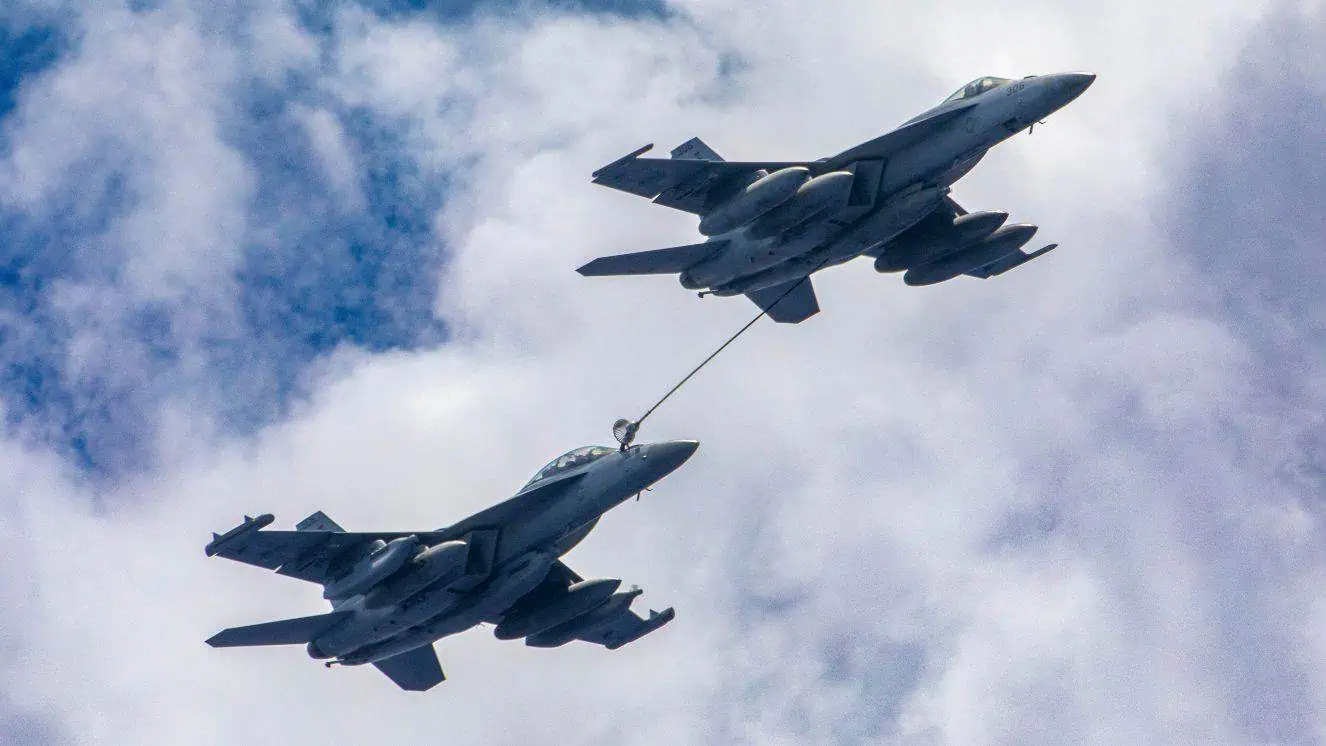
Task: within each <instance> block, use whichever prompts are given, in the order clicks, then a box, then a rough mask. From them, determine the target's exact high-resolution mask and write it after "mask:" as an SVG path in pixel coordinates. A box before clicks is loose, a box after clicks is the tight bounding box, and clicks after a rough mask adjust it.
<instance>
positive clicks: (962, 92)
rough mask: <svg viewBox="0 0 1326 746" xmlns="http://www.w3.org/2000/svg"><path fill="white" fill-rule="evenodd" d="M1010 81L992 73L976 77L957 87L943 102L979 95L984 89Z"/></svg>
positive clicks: (987, 89)
mask: <svg viewBox="0 0 1326 746" xmlns="http://www.w3.org/2000/svg"><path fill="white" fill-rule="evenodd" d="M1011 82H1012V80H1010V79H1008V78H996V77H994V76H992V75H987V76H985V77H984V78H977V79H976V80H973V81H972V82H970V83H968V84H967V85H965V86H963V87H961V88H959V89H958V90H957V91H955V92H954V94H953V95H952V96H949V97H948V98H946V99H944V103H946V104H947V103H949V102H950V101H961V100H962V99H964V98H971V97H972V96H979V95H981V94H982V93H985V92H986V91H990V90H994V89H995V88H998V87H999V86H1001V85H1003V84H1005V83H1011Z"/></svg>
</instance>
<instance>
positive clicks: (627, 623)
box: [576, 607, 677, 650]
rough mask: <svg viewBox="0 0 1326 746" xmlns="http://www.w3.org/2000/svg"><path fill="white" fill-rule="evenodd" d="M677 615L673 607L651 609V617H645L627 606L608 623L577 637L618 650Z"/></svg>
mask: <svg viewBox="0 0 1326 746" xmlns="http://www.w3.org/2000/svg"><path fill="white" fill-rule="evenodd" d="M676 615H677V612H676V611H674V610H673V609H672V607H668V608H666V609H664V610H662V611H654V610H653V609H650V610H649V618H648V619H645V618H644V617H642V616H640V615H639V614H637V613H635V612H634V611H631V610H630V609H629V608H625V609H622V612H621V613H620V614H618V615H617V616H615V617H613V619H612V621H611V622H609V623H608V624H605V625H600V626H598V627H596V628H595V629H594V630H593V631H591V632H588V633H585V634H581V635H576V639H579V640H584V641H585V642H592V643H594V644H595V645H602V646H603V647H605V648H607V649H609V650H616V649H617V648H619V647H621V646H623V645H625V644H627V643H629V642H634V641H636V640H638V639H640V638H641V637H644V636H645V635H647V634H649V633H650V632H653V631H654V630H656V629H658V628H659V627H662V626H663V625H665V624H667V623H668V622H670V621H672V619H673V618H674V617H675V616H676Z"/></svg>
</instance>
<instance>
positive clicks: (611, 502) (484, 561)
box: [206, 440, 699, 691]
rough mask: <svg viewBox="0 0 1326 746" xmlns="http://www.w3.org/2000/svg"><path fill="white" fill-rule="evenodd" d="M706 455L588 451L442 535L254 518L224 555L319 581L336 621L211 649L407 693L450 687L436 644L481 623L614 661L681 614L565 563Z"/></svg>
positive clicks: (221, 637)
mask: <svg viewBox="0 0 1326 746" xmlns="http://www.w3.org/2000/svg"><path fill="white" fill-rule="evenodd" d="M697 447H699V443H697V442H696V441H693V440H675V441H668V442H662V443H651V444H644V445H635V446H630V447H627V448H621V449H618V448H607V447H603V446H588V447H585V448H577V449H576V450H574V451H570V452H569V453H566V454H564V455H562V456H559V457H558V458H556V459H554V460H553V461H552V462H551V463H549V464H548V465H547V466H545V467H543V468H542V469H540V470H539V471H538V473H537V474H535V475H534V478H533V479H531V480H530V481H529V482H528V483H527V484H526V485H525V486H524V487H522V488H521V489H520V491H519V492H517V493H516V495H515V496H514V497H511V498H510V499H508V500H506V501H504V502H501V503H499V504H497V505H495V506H493V507H491V508H488V509H487V510H483V511H481V512H479V513H476V514H474V515H472V516H470V517H469V518H466V519H465V520H463V521H460V522H459V523H456V524H454V525H452V526H448V527H447V528H441V529H437V530H436V531H397V532H386V533H382V532H375V533H360V532H347V531H345V530H344V529H342V528H341V527H340V526H338V525H336V523H335V522H334V521H332V520H331V519H330V518H328V517H327V516H326V515H325V514H323V513H322V512H321V511H319V512H317V513H314V514H313V515H311V516H309V517H308V518H306V519H304V520H303V521H301V522H300V523H299V524H298V525H297V526H296V528H295V530H294V531H264V530H263V529H264V528H265V527H266V526H269V525H271V523H272V521H273V520H274V518H273V517H272V516H271V515H270V514H267V515H261V516H258V517H257V518H249V517H247V516H246V517H245V519H244V522H243V523H242V524H240V525H239V526H237V527H236V528H234V529H231V530H230V531H227V532H226V533H224V534H213V536H212V541H211V543H209V544H208V545H207V548H206V552H207V556H209V557H211V556H220V557H225V558H227V559H232V560H236V561H238V562H244V563H247V564H250V565H257V566H258V567H265V568H267V569H269V570H275V571H276V572H277V573H279V574H281V575H287V576H289V577H292V578H298V579H299V580H305V581H309V582H312V583H318V584H319V585H321V586H322V587H323V593H322V595H323V598H325V599H327V600H328V601H330V602H331V606H332V611H331V612H329V613H326V614H319V615H317V616H308V617H301V618H298V619H283V620H281V621H275V622H266V623H263V624H254V625H250V626H247V627H231V628H229V629H226V630H222V631H221V632H219V633H217V634H216V635H214V636H213V637H212V638H211V639H209V640H207V644H209V645H211V646H213V647H236V646H250V645H307V646H308V647H307V650H308V654H309V656H311V657H313V658H315V659H319V660H325V661H327V663H326V665H327V666H328V667H331V666H332V665H335V664H340V665H346V666H358V665H362V664H364V663H372V664H373V665H374V666H376V667H377V669H378V670H380V671H382V672H383V673H384V674H386V675H387V676H388V677H389V678H390V679H391V680H392V681H394V682H395V683H396V684H397V685H398V686H400V687H401V688H402V689H406V690H410V691H424V690H427V689H430V688H432V687H433V686H435V685H436V684H438V683H439V682H441V681H443V680H444V679H445V678H446V677H445V676H444V675H443V673H442V667H441V666H440V665H439V664H438V660H437V654H436V653H435V652H434V650H433V645H432V644H433V642H434V641H435V640H438V639H440V638H442V637H445V636H447V635H452V634H456V633H457V632H461V631H464V630H466V629H469V628H470V627H474V626H477V625H480V624H483V623H489V624H494V625H496V629H495V630H494V634H495V635H496V636H497V638H498V639H502V640H512V639H518V638H524V640H525V644H526V645H529V646H531V647H536V648H552V647H559V646H561V645H565V644H566V643H568V642H571V641H572V640H583V641H585V642H590V643H594V644H598V645H603V646H604V647H606V648H608V649H610V650H615V649H617V648H619V647H621V646H623V645H625V644H627V643H629V642H632V641H634V640H636V639H639V638H640V637H643V636H644V635H647V634H649V633H650V632H653V631H654V630H656V629H658V628H659V627H662V626H663V625H664V624H667V623H668V622H670V621H672V618H673V610H672V609H671V608H668V609H665V610H663V611H652V610H651V611H650V612H649V617H648V618H647V619H646V618H642V617H640V616H638V615H637V614H636V613H635V612H633V611H631V602H632V601H633V600H634V599H635V597H636V596H638V595H640V593H641V591H640V589H639V588H636V587H632V588H631V589H630V590H626V591H622V590H619V586H620V585H621V581H620V580H617V579H613V578H604V579H595V580H585V579H584V578H582V577H581V576H580V575H578V574H577V573H576V572H575V571H574V570H572V569H571V568H569V567H567V566H566V565H565V564H564V563H563V562H562V561H561V560H560V559H559V558H560V557H561V556H562V555H564V554H566V553H567V552H568V551H570V550H571V548H572V547H574V546H575V545H576V544H578V543H580V541H581V540H582V539H584V538H585V536H587V535H588V534H589V532H590V531H591V530H593V528H594V526H595V524H597V523H598V520H599V518H600V517H602V515H603V514H604V513H605V512H607V511H608V510H610V509H611V508H613V507H616V506H617V505H620V504H621V503H622V502H624V501H626V500H627V499H628V498H630V497H631V496H632V495H639V494H640V492H641V491H642V490H644V489H646V488H648V487H649V486H650V485H652V484H654V483H655V482H657V481H658V480H660V479H662V478H663V477H665V476H667V475H668V474H669V473H671V472H672V471H673V470H674V469H676V468H677V467H679V466H681V465H682V464H683V463H684V462H685V461H686V460H687V459H689V458H690V457H691V454H693V453H695V449H696V448H697Z"/></svg>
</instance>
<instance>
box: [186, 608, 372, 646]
mask: <svg viewBox="0 0 1326 746" xmlns="http://www.w3.org/2000/svg"><path fill="white" fill-rule="evenodd" d="M347 616H350V612H348V611H333V612H330V613H328V614H319V615H317V616H306V617H299V618H298V619H281V620H278V621H275V622H263V623H262V624H250V625H248V626H247V627H230V628H229V629H223V630H221V631H220V632H218V633H216V634H215V635H212V636H211V637H210V638H208V640H207V644H208V645H211V646H212V647H214V648H238V647H252V646H255V645H303V644H304V643H306V642H311V641H312V640H313V638H315V637H317V636H318V635H320V634H322V633H323V632H326V631H327V630H329V629H331V628H332V627H334V626H335V625H337V624H339V623H340V621H341V620H342V619H345V618H346V617H347Z"/></svg>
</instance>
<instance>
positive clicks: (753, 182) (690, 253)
mask: <svg viewBox="0 0 1326 746" xmlns="http://www.w3.org/2000/svg"><path fill="white" fill-rule="evenodd" d="M1095 79H1096V76H1095V75H1091V74H1088V73H1057V74H1053V75H1040V76H1036V75H1032V76H1029V77H1026V78H1023V79H1022V80H1010V79H1008V78H996V77H984V78H978V79H977V80H973V81H972V82H970V83H968V84H967V85H965V86H963V87H962V88H961V89H959V90H958V91H957V92H955V93H954V94H953V95H951V96H949V97H948V98H946V99H944V101H943V102H942V103H941V104H939V105H938V106H936V107H934V108H932V109H930V110H929V111H926V112H925V113H923V114H921V115H919V116H917V117H915V118H913V119H911V120H908V121H907V122H905V123H903V125H902V126H900V127H898V128H897V129H895V130H893V131H891V132H888V133H887V134H884V135H881V136H880V137H877V138H875V139H873V140H870V141H869V142H866V143H863V144H861V145H857V146H856V147H854V148H851V149H849V150H846V151H843V152H842V153H839V154H838V155H835V156H833V157H831V158H822V159H820V160H818V161H752V162H735V161H724V160H723V159H722V158H721V157H720V156H719V155H718V154H717V153H716V152H714V151H713V150H712V149H711V148H710V147H709V146H708V145H706V144H705V143H703V142H702V141H701V140H700V139H699V138H693V139H691V140H689V141H687V142H686V143H684V144H682V145H681V146H679V147H678V148H677V149H675V150H673V151H672V157H671V158H670V159H665V158H641V157H640V156H641V155H642V154H643V153H645V152H647V151H648V150H649V149H650V148H652V147H653V146H652V145H646V146H644V147H643V148H640V149H639V150H637V151H635V152H634V153H631V154H629V155H627V156H625V157H623V158H620V159H618V160H616V161H613V162H612V163H610V164H608V165H607V166H604V167H603V168H601V169H599V170H598V171H595V172H594V174H593V182H594V183H595V184H602V185H603V186H606V187H612V188H613V189H619V190H621V191H624V192H629V193H631V194H636V195H639V196H641V197H646V198H648V199H651V200H653V201H654V202H656V203H657V204H660V205H664V206H666V207H672V208H675V209H678V210H682V211H685V212H689V213H693V214H695V215H698V216H700V226H699V231H700V233H701V234H703V235H705V236H707V237H708V239H707V240H706V241H704V242H703V243H697V244H691V245H688V246H675V247H671V248H666V249H656V250H653V251H642V252H637V253H633V254H619V255H616V256H607V257H601V258H599V259H595V260H594V261H591V262H589V263H588V264H586V265H584V266H582V267H580V268H579V270H578V271H579V272H580V274H582V275H586V276H604V275H643V274H680V279H681V284H682V287H685V288H689V289H692V290H702V292H701V293H700V295H701V297H703V296H705V295H710V294H712V295H719V296H730V295H746V296H748V297H749V298H750V299H751V300H753V301H754V302H755V303H756V304H757V305H759V306H760V307H761V308H762V309H764V310H765V311H766V312H768V314H769V316H770V317H771V318H773V319H774V320H775V321H779V322H784V323H798V322H801V321H804V320H805V319H807V318H809V317H811V316H813V315H814V314H816V313H818V312H819V302H818V300H817V299H816V297H815V290H814V288H813V287H812V285H811V282H810V279H809V277H810V275H811V274H812V273H814V272H816V271H818V270H820V269H823V268H825V267H829V266H833V265H836V264H842V263H843V262H846V261H848V260H849V259H853V258H855V257H858V256H861V255H863V254H864V255H866V256H870V257H873V258H874V259H875V269H876V270H878V271H880V272H899V271H904V270H905V271H906V274H905V275H904V276H903V281H904V282H905V283H907V284H908V285H930V284H934V283H937V282H943V281H944V280H948V279H952V278H954V277H957V276H958V275H962V274H965V275H970V276H972V277H980V278H990V277H994V276H995V275H1000V274H1003V273H1005V272H1007V271H1008V270H1010V269H1012V268H1014V267H1017V266H1019V265H1022V264H1025V263H1026V262H1029V261H1031V260H1032V259H1035V258H1036V257H1038V256H1041V255H1043V254H1045V253H1046V252H1048V251H1050V250H1051V249H1053V248H1054V247H1055V245H1054V244H1051V245H1049V246H1046V247H1044V248H1042V249H1038V250H1036V251H1033V252H1031V253H1029V254H1028V253H1023V252H1022V251H1021V248H1022V246H1023V245H1024V244H1026V243H1027V242H1028V241H1030V240H1031V237H1032V235H1033V234H1035V232H1036V226H1034V225H1029V224H1025V223H1016V224H1011V225H1003V223H1004V221H1005V220H1007V219H1008V213H1005V212H994V211H991V212H975V213H968V212H967V211H966V210H964V209H963V208H962V207H961V206H959V205H958V203H957V202H955V201H954V200H953V199H952V198H951V197H950V196H949V187H950V186H951V185H952V184H953V183H954V182H956V181H957V180H958V179H960V178H962V177H963V176H964V175H965V174H966V173H967V172H968V171H970V170H971V169H972V168H973V167H975V166H976V164H977V162H979V161H980V160H981V158H982V157H983V156H984V155H985V154H986V152H987V151H988V150H989V149H990V148H992V147H994V146H995V145H997V144H999V143H1000V142H1003V141H1004V140H1007V139H1009V138H1010V137H1012V136H1013V135H1015V134H1017V133H1019V132H1021V131H1023V130H1031V129H1032V128H1033V127H1034V126H1035V125H1036V124H1037V123H1039V122H1040V121H1041V120H1042V119H1044V118H1045V117H1046V116H1048V115H1049V114H1051V113H1053V112H1055V111H1057V110H1059V109H1060V108H1063V107H1064V106H1066V105H1067V104H1068V103H1069V102H1070V101H1072V100H1073V99H1075V98H1077V97H1078V96H1079V95H1081V93H1082V92H1083V91H1085V90H1086V89H1087V87H1088V86H1090V85H1091V83H1092V82H1093V81H1094V80H1095ZM1001 226H1002V227H1001Z"/></svg>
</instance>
